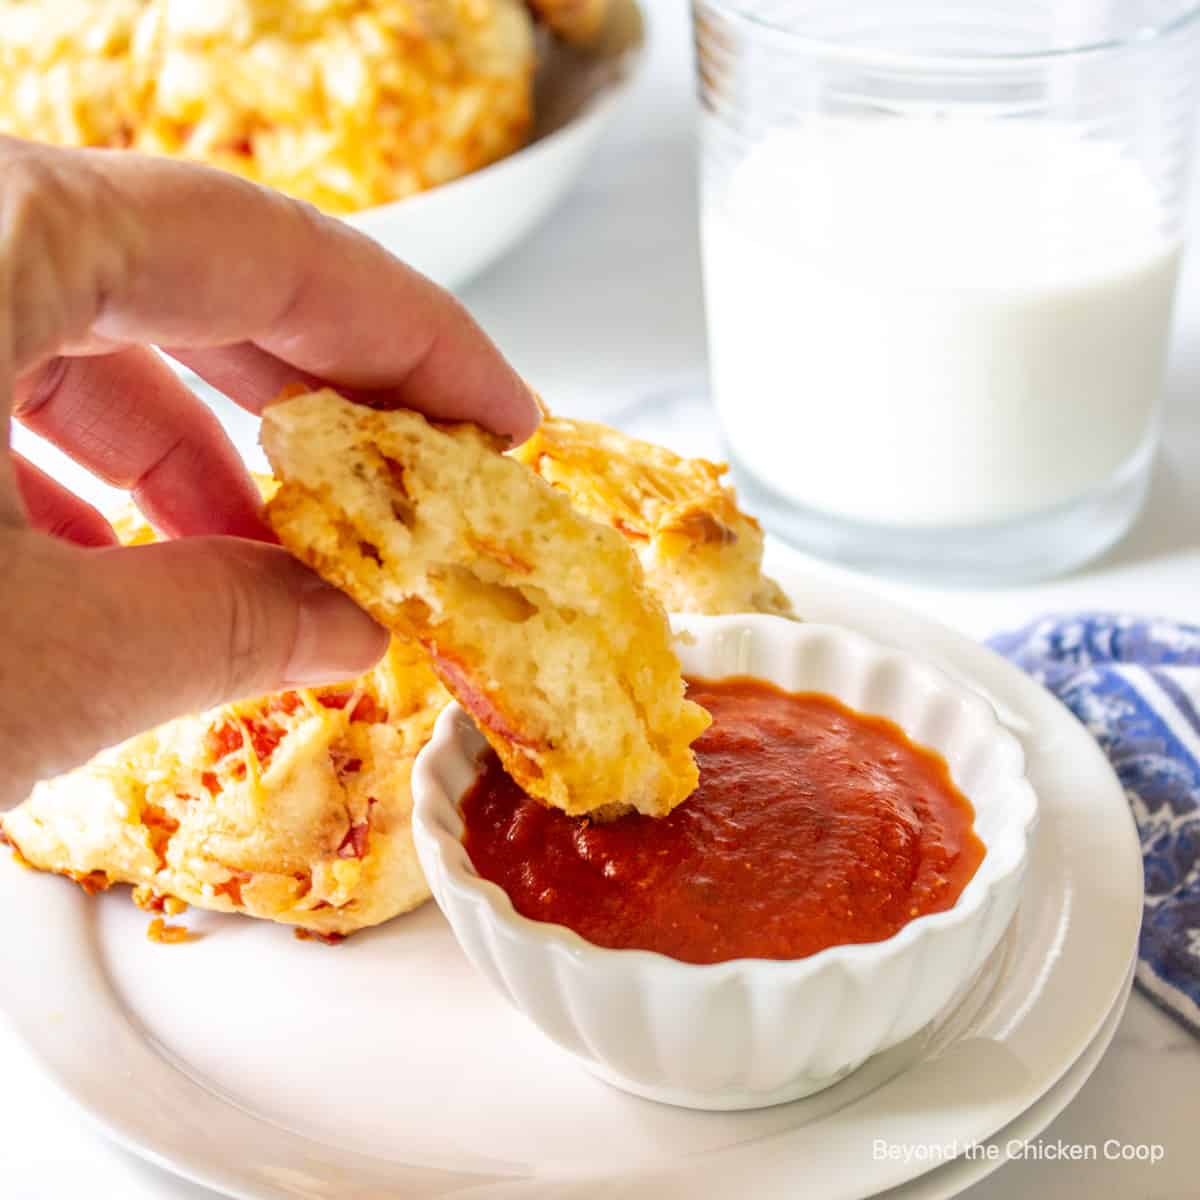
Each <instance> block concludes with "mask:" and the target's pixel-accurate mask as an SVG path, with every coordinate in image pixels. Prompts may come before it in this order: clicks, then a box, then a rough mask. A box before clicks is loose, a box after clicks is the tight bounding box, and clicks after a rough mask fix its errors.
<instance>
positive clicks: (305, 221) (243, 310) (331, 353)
mask: <svg viewBox="0 0 1200 1200" xmlns="http://www.w3.org/2000/svg"><path fill="white" fill-rule="evenodd" d="M0 331H2V332H3V333H4V334H6V335H7V336H4V337H0V403H3V404H5V405H7V406H8V411H9V412H10V413H11V414H12V415H13V416H15V417H16V419H17V420H19V421H21V422H22V423H23V424H25V425H26V426H28V427H29V428H30V429H32V430H34V431H35V432H36V433H38V434H40V435H42V436H43V437H45V438H48V439H49V440H51V441H53V442H55V443H56V444H57V445H58V446H59V447H61V448H62V449H63V450H64V451H66V453H68V454H69V455H71V456H72V457H73V458H74V459H75V460H76V461H78V462H79V463H81V464H82V465H83V466H85V467H87V468H88V469H89V470H90V471H91V472H92V473H93V474H95V475H97V476H99V477H100V478H102V479H104V480H106V481H107V482H109V483H111V484H115V485H117V486H119V487H123V488H128V489H129V490H130V491H131V492H132V494H133V498H134V500H135V501H136V502H137V504H138V506H139V507H140V508H141V510H142V512H143V513H145V515H146V516H147V517H148V518H149V519H150V520H151V521H152V522H153V523H154V525H155V526H156V527H157V528H158V529H159V530H160V531H161V532H162V533H163V535H164V536H165V537H168V538H171V539H179V540H168V541H164V542H162V543H159V544H157V545H153V546H144V547H138V548H133V549H126V548H121V547H118V546H116V545H115V540H116V539H115V537H114V535H113V532H112V529H111V528H110V527H109V525H108V524H107V522H106V521H105V520H104V519H103V518H102V517H101V516H100V514H99V513H98V512H96V511H95V510H94V509H92V508H90V507H88V506H87V505H85V504H84V503H83V502H82V501H81V500H79V499H78V498H77V497H75V496H73V495H72V494H71V493H69V492H68V491H66V490H65V489H64V488H63V487H61V486H60V485H59V484H57V483H55V482H54V481H53V480H51V479H49V478H48V477H47V476H45V475H43V474H42V473H41V472H39V471H38V470H37V469H36V468H34V467H33V466H32V465H31V464H29V463H27V462H24V461H22V460H20V459H19V458H17V457H15V456H13V455H11V454H7V455H0V762H2V763H3V773H2V776H0V778H2V782H0V808H3V807H7V806H9V805H11V804H13V803H16V802H18V801H19V800H21V799H22V798H23V797H24V795H25V794H27V792H28V790H29V788H30V787H31V786H32V784H33V783H34V782H35V781H36V780H37V779H39V778H44V777H46V776H48V775H51V774H56V773H58V772H61V771H64V770H66V769H68V768H70V767H73V766H77V765H79V764H80V763H82V762H84V761H86V760H87V759H88V758H89V757H91V755H92V754H94V753H95V752H96V751H97V750H99V749H101V748H103V747H104V746H108V745H112V744H114V743H116V742H118V741H120V740H122V739H123V738H125V737H128V736H130V735H132V734H133V733H136V732H138V731H139V730H142V729H146V728H149V727H151V726H153V725H155V724H157V723H159V722H161V721H164V720H166V719H168V718H170V717H173V716H177V715H179V714H180V713H183V712H190V711H198V710H201V709H204V708H207V707H210V706H212V705H214V704H218V703H221V702H223V701H227V700H231V699H235V698H238V697H242V696H249V695H255V694H258V693H262V692H267V691H272V690H274V689H277V688H279V687H283V686H287V685H298V684H308V683H317V682H330V681H333V680H335V679H340V678H347V677H350V676H353V675H356V674H358V673H360V672H362V671H364V670H366V669H367V668H368V667H370V666H371V664H372V663H373V662H375V661H376V659H377V658H378V657H379V655H380V654H381V653H382V652H383V649H384V647H385V645H386V637H385V634H384V633H383V631H382V630H380V629H379V628H378V627H377V626H376V625H374V624H373V623H372V622H371V620H370V619H369V618H368V617H367V616H366V615H365V614H364V613H362V612H361V611H360V610H359V609H358V608H356V607H355V606H354V605H353V604H352V603H351V602H350V601H349V600H348V599H346V598H345V597H344V596H342V595H341V593H339V592H336V591H334V590H332V589H331V588H328V587H326V586H325V585H324V584H322V583H321V581H320V580H319V579H317V577H316V576H315V575H312V574H311V573H309V572H308V571H307V570H305V569H304V568H303V567H301V566H300V565H299V564H298V563H296V562H295V561H294V560H293V559H292V558H291V557H290V556H289V555H288V554H287V553H286V552H284V551H283V550H282V549H281V548H279V547H278V546H276V545H271V544H268V543H269V542H270V540H271V534H270V531H269V530H268V529H267V527H266V526H265V524H264V522H263V519H262V516H261V505H260V503H259V499H258V493H257V491H256V489H255V487H254V484H253V481H252V480H251V479H250V478H249V477H248V475H247V474H246V470H245V468H244V467H243V465H242V463H241V461H240V460H239V458H238V455H237V453H236V451H235V450H234V448H233V446H232V445H231V444H230V442H229V440H228V439H227V438H226V436H225V434H224V432H223V431H222V429H221V427H220V425H219V423H218V422H217V420H216V418H215V417H214V416H213V415H212V414H211V412H210V411H209V410H208V409H207V408H205V407H204V405H203V404H201V403H200V402H199V401H198V400H197V399H196V398H195V397H194V396H193V395H192V393H191V392H190V391H188V389H187V388H186V387H185V386H184V384H183V383H181V382H180V381H179V379H178V378H177V377H176V376H175V375H174V374H173V373H172V371H171V370H170V369H169V368H168V367H167V365H166V364H165V363H164V362H163V361H162V360H161V359H160V358H159V357H158V356H157V355H156V354H155V353H154V351H152V350H151V349H149V346H150V345H152V344H153V345H158V346H161V347H163V348H164V349H165V350H166V351H167V353H169V354H170V355H171V356H172V357H174V358H176V359H178V360H179V361H181V362H183V363H186V364H187V365H188V366H189V367H191V368H192V369H193V370H194V371H195V372H197V374H199V375H200V376H202V377H203V378H204V379H206V380H208V382H209V383H211V384H213V385H214V386H215V387H217V388H219V389H220V390H221V391H223V392H225V393H226V394H227V395H229V396H231V397H232V398H233V399H234V400H236V401H237V402H238V403H239V404H241V405H243V406H245V407H246V408H248V409H250V410H251V411H255V412H257V411H259V410H261V408H262V406H263V405H264V404H266V403H267V402H268V401H269V400H271V399H273V398H274V397H275V396H276V395H277V394H278V393H279V392H280V391H281V390H282V389H283V388H284V387H285V386H287V385H288V384H294V383H296V382H297V381H300V382H304V383H314V382H317V381H329V382H334V383H337V384H340V385H343V386H344V387H346V388H349V389H351V394H353V393H354V392H355V391H361V392H371V393H375V394H376V396H375V398H376V399H377V400H378V399H380V398H382V399H383V400H384V401H385V402H387V403H395V404H403V405H406V406H409V407H412V408H416V409H420V410H421V411H422V412H425V413H428V414H429V415H431V416H436V417H444V418H464V419H472V420H477V421H479V422H480V423H481V424H484V425H487V426H489V427H490V428H492V429H493V430H495V431H496V432H498V433H501V434H508V435H510V436H512V437H513V438H515V439H520V438H523V437H525V436H527V435H528V434H529V433H530V432H532V430H533V428H534V426H535V425H536V423H537V420H538V416H537V408H536V406H535V404H534V401H533V399H532V397H531V395H530V394H529V392H528V390H527V389H526V388H525V386H524V385H523V384H522V382H521V381H520V379H519V378H518V376H517V375H516V374H515V373H514V372H513V370H512V369H511V368H510V367H509V366H508V365H507V364H506V363H505V361H504V359H503V358H502V357H501V356H500V354H499V352H498V351H497V350H496V348H495V347H494V346H493V345H492V344H491V342H490V341H488V339H487V337H486V336H485V335H484V334H483V332H482V331H481V330H480V329H479V328H478V327H477V326H476V325H475V324H474V323H473V322H472V321H471V319H470V317H468V316H467V314H466V313H465V311H464V310H463V309H462V308H461V307H460V306H459V305H458V304H457V303H456V302H455V301H454V300H453V299H452V298H451V297H450V296H448V295H447V294H446V293H444V292H442V291H440V290H439V289H438V288H436V287H434V286H433V285H432V284H431V283H429V282H428V281H427V280H425V279H424V278H422V277H421V276H420V275H418V274H416V273H415V272H414V271H411V270H409V269H408V268H407V267H405V266H404V265H403V264H402V263H400V262H398V261H397V260H396V259H394V258H392V257H391V256H390V255H389V254H387V253H386V252H385V251H384V250H382V249H381V248H380V247H378V246H377V245H376V244H375V243H373V242H371V241H370V240H368V239H367V238H365V237H363V236H361V235H359V234H357V233H355V232H354V231H352V230H351V229H350V228H349V227H347V226H345V225H343V224H341V223H340V222H337V221H334V220H332V219H329V218H326V217H323V216H321V215H320V214H318V213H317V212H315V211H314V210H312V209H311V208H308V207H306V206H304V205H302V204H299V203H297V202H295V201H292V200H289V199H287V198H285V197H283V196H280V195H277V194H275V193H272V192H268V191H266V190H264V189H260V188H257V187H255V186H254V185H252V184H249V183H246V182H245V181H243V180H239V179H236V178H234V177H233V176H229V175H224V174H222V173H220V172H217V171H212V170H207V169H205V168H201V167H194V166H188V165H184V164H181V163H175V162H169V161H166V160H159V159H147V158H142V157H139V156H135V155H131V154H126V153H112V152H104V151H76V150H57V149H50V148H46V147H41V146H34V145H30V144H28V143H24V142H18V141H13V140H10V139H0ZM379 393H382V397H380V396H379V395H378V394H379Z"/></svg>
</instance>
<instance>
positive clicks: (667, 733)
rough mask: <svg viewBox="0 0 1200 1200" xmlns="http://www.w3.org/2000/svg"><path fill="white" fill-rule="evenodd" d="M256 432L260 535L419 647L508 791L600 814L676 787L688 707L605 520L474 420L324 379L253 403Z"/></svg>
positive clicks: (690, 734)
mask: <svg viewBox="0 0 1200 1200" xmlns="http://www.w3.org/2000/svg"><path fill="white" fill-rule="evenodd" d="M262 438H263V446H264V448H265V449H266V451H267V456H268V458H269V459H270V460H271V463H272V465H273V467H274V468H275V473H276V475H278V476H279V478H280V479H281V480H282V486H281V487H280V490H279V493H278V494H277V495H276V497H275V498H274V500H272V502H271V503H270V504H269V505H268V509H267V514H268V517H269V519H270V521H271V524H272V525H273V526H274V528H275V530H276V532H277V533H278V534H279V537H280V540H281V541H282V542H283V544H284V545H285V546H287V548H288V549H289V550H291V551H292V553H293V554H295V555H297V557H299V558H301V559H302V560H303V561H304V562H306V563H308V565H309V566H311V567H312V568H313V569H314V570H316V571H317V572H318V573H319V574H321V575H322V576H323V577H324V578H325V579H327V580H328V581H329V582H331V583H333V584H335V585H336V586H337V587H340V588H342V589H343V590H345V591H346V592H348V593H349V594H350V595H351V596H353V597H354V598H355V599H356V600H357V601H358V602H359V603H360V604H361V605H362V606H363V607H364V608H366V609H367V610H368V611H369V612H371V613H372V615H374V616H375V617H376V619H377V620H379V621H380V622H381V623H383V624H384V625H386V626H387V627H388V628H390V629H392V630H393V631H395V632H397V633H399V634H401V635H403V636H406V637H411V638H414V639H415V640H417V641H418V642H420V643H421V645H422V646H424V648H425V650H426V651H427V653H428V655H429V657H430V661H431V662H432V663H433V666H434V669H435V670H436V671H437V673H438V674H439V676H440V677H441V679H442V682H443V683H444V684H445V685H446V687H447V688H448V689H449V690H450V691H451V692H452V693H453V694H454V695H455V696H456V697H457V698H458V699H459V701H460V702H461V703H462V704H463V706H464V707H465V708H467V709H468V710H469V711H470V712H471V713H472V714H473V715H474V716H475V718H476V720H477V722H478V723H479V724H480V726H481V728H482V730H483V732H484V734H485V736H486V737H487V738H488V740H489V741H490V742H491V743H492V745H493V746H494V747H495V748H496V750H497V753H498V754H499V755H500V757H501V759H502V761H503V762H504V764H505V767H506V768H507V770H508V771H509V773H510V774H511V775H512V776H513V777H514V778H515V779H516V780H518V782H520V783H521V785H522V786H523V787H524V788H525V790H526V791H528V792H529V793H530V794H531V795H533V796H536V797H537V798H539V799H541V800H542V801H544V802H545V803H548V804H553V805H555V806H557V807H559V808H562V809H564V810H565V811H567V812H570V813H592V814H594V815H595V814H599V815H600V816H603V817H607V816H612V815H616V814H618V813H619V812H621V811H624V810H626V809H627V808H629V807H633V808H637V809H638V810H639V811H642V812H646V813H652V814H656V815H657V814H661V813H664V812H667V811H669V810H670V809H671V808H672V807H673V806H674V805H675V804H678V803H679V802H680V801H681V800H683V799H684V798H685V797H686V796H688V795H689V794H690V793H691V792H692V790H693V789H694V787H695V785H696V780H697V772H696V765H695V760H694V758H693V756H692V754H691V751H690V749H689V747H690V744H691V742H692V741H693V740H694V739H695V738H696V737H697V736H698V735H699V733H700V732H701V731H702V730H703V729H704V728H705V727H706V726H707V724H708V716H707V714H706V713H704V712H703V710H701V709H699V708H698V707H697V706H696V705H694V704H691V703H690V702H688V701H687V700H685V699H684V695H683V683H682V679H681V677H680V671H679V662H678V660H677V659H676V657H675V655H674V652H673V651H672V649H671V645H670V628H669V625H668V623H667V619H666V614H665V613H664V611H663V609H662V607H661V605H660V604H659V603H658V602H657V601H656V600H655V599H654V597H653V596H652V595H651V593H650V592H649V590H648V589H647V588H646V585H645V582H644V580H643V577H642V572H641V569H640V567H639V566H638V562H637V559H636V557H635V556H634V555H633V553H632V552H631V551H630V549H629V547H628V546H627V545H626V544H625V542H624V541H623V539H622V538H621V537H620V536H619V535H617V534H616V533H615V532H614V531H613V530H611V529H608V528H605V527H603V526H600V525H597V524H596V523H595V522H593V521H590V520H588V519H587V518H586V517H583V516H582V515H580V514H579V513H578V512H576V511H575V509H574V508H572V506H571V504H570V502H569V501H568V500H567V499H566V498H565V497H563V496H562V495H561V494H559V493H557V492H555V491H554V490H553V489H551V488H549V487H547V486H546V485H545V484H544V483H543V482H542V481H541V480H539V479H538V478H537V477H536V476H534V475H533V474H532V473H531V472H529V471H527V470H526V469H525V468H524V467H523V466H521V465H520V464H519V463H516V462H514V461H513V460H512V459H510V458H506V457H505V456H504V455H503V454H501V453H500V446H499V444H498V442H497V440H496V439H495V438H494V437H491V436H490V435H488V434H485V433H484V432H483V431H482V430H480V429H478V428H477V427H475V426H471V425H457V426H452V427H451V426H442V427H435V426H433V425H431V424H430V423H429V422H428V421H426V420H425V419H424V418H423V417H421V416H420V415H418V414H416V413H412V412H376V411H374V410H371V409H367V408H364V407H361V406H359V405H355V404H351V403H350V402H348V401H346V400H344V399H343V398H342V397H340V396H339V395H337V394H336V393H335V392H333V391H329V390H326V391H323V392H318V393H314V394H312V395H309V396H302V397H298V398H294V399H290V400H286V401H283V402H280V403H276V404H274V405H272V406H271V407H270V408H268V409H267V411H266V413H265V414H264V418H263V433H262Z"/></svg>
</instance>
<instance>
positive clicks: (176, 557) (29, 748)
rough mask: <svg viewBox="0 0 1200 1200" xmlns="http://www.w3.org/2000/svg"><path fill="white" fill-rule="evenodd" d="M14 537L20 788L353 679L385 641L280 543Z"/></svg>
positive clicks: (7, 733)
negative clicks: (130, 744)
mask: <svg viewBox="0 0 1200 1200" xmlns="http://www.w3.org/2000/svg"><path fill="white" fill-rule="evenodd" d="M17 540H19V541H20V542H22V543H24V544H23V545H22V546H21V548H20V550H19V551H18V552H17V553H15V554H13V555H11V556H10V555H4V556H3V558H4V562H0V568H3V566H4V564H5V562H6V563H7V570H5V571H4V572H3V573H4V576H5V578H4V579H3V581H2V582H0V601H2V603H0V613H3V625H4V628H3V629H2V631H0V750H2V751H3V752H4V753H5V755H6V756H7V757H8V761H9V762H10V763H15V764H17V765H18V770H17V771H16V772H15V775H16V776H17V777H18V778H19V777H20V776H21V775H22V774H24V775H25V776H26V778H25V779H24V780H21V783H20V786H22V787H24V789H25V791H27V790H28V786H32V783H33V782H34V781H36V779H39V778H45V777H47V776H49V775H51V774H57V773H59V772H61V771H64V770H67V769H69V768H71V767H75V766H78V765H79V764H81V763H82V762H84V761H86V760H87V759H88V758H90V757H91V756H92V755H93V754H94V753H96V752H97V751H98V750H101V749H103V748H104V747H106V746H110V745H113V744H115V743H117V742H119V741H121V740H123V739H124V738H126V737H130V736H132V735H133V734H135V733H138V732H140V731H142V730H144V729H148V728H150V727H151V726H154V725H157V724H159V723H160V722H162V721H165V720H168V719H169V718H171V717H175V716H179V715H182V714H184V713H189V712H196V711H200V710H202V709H205V708H210V707H212V706H213V705H215V704H220V703H223V702H225V701H229V700H235V699H240V698H242V697H246V696H253V695H258V694H261V693H264V692H270V691H275V690H277V689H279V688H281V687H286V686H305V685H313V684H318V683H331V682H334V681H336V680H339V679H346V678H350V677H352V676H354V675H358V674H361V673H362V672H363V671H365V670H367V669H368V668H369V667H371V666H372V665H373V664H374V663H375V662H376V661H377V660H378V658H379V657H380V655H381V654H382V653H383V651H384V649H385V648H386V646H387V635H386V633H385V632H384V631H383V630H382V629H381V628H380V627H379V626H378V625H376V624H375V623H374V622H373V621H372V620H371V619H370V617H368V616H367V615H366V614H365V613H364V612H363V611H362V610H361V609H359V608H358V607H357V606H356V605H355V604H354V603H353V602H352V601H350V600H349V599H348V598H347V597H345V596H343V595H342V594H341V593H340V592H338V591H336V590H334V589H333V588H331V587H329V586H328V585H326V584H324V583H323V582H322V581H321V580H320V579H319V578H318V577H317V576H316V575H314V574H312V572H310V571H309V570H307V569H306V568H305V567H303V566H301V565H300V564H299V563H298V562H296V560H295V559H293V558H292V557H291V556H290V555H289V554H288V553H287V552H286V551H285V550H283V549H282V548H280V547H278V546H271V545H266V544H264V543H260V542H251V541H241V540H238V539H234V538H185V539H182V540H179V541H173V542H163V543H158V544H154V545H149V546H137V547H130V548H113V549H103V550H84V549H81V548H78V547H75V546H70V545H67V544H65V543H63V542H59V541H55V540H53V539H50V538H47V537H44V536H42V535H40V534H37V533H32V532H28V531H24V532H22V533H21V534H19V535H17ZM9 681H12V682H13V683H15V684H17V686H16V687H14V686H12V685H11V684H10V683H9ZM20 681H23V684H22V683H21V682H20ZM21 766H24V772H22V771H21V770H20V769H19V768H20V767H21ZM13 782H14V783H15V782H16V780H13ZM0 787H3V788H4V793H7V791H8V787H7V785H0ZM23 795H24V791H22V792H20V794H18V795H15V796H12V795H7V794H0V801H7V802H11V801H13V800H19V799H20V798H21V797H22V796H23ZM3 806H4V804H3V803H2V802H0V807H3Z"/></svg>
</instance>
